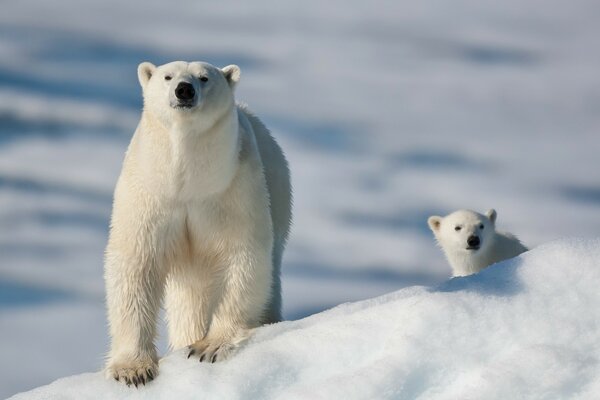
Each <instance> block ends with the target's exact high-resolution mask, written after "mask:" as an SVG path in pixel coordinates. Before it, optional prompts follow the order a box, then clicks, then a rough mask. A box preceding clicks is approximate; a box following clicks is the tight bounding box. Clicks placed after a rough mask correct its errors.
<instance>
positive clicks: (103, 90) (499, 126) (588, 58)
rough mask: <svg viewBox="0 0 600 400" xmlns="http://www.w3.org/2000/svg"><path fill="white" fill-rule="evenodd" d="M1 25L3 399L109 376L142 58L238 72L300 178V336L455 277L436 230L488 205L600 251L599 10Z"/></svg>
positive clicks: (377, 4) (363, 9) (70, 4)
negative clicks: (343, 306)
mask: <svg viewBox="0 0 600 400" xmlns="http://www.w3.org/2000/svg"><path fill="white" fill-rule="evenodd" d="M1 7H2V8H1V10H2V12H1V13H0V355H1V357H0V397H2V398H4V397H6V396H8V395H11V394H13V393H16V392H19V391H23V390H27V389H31V388H33V387H35V386H39V385H41V384H46V383H49V382H50V381H52V380H54V379H56V378H59V377H62V376H65V375H71V374H77V373H82V372H86V371H96V370H98V369H100V368H101V366H102V361H103V356H104V354H105V351H106V349H107V343H108V338H107V327H106V321H105V314H104V283H103V278H102V263H103V260H102V258H103V251H104V246H105V244H106V240H107V234H108V222H109V216H110V211H111V202H112V192H113V188H114V185H115V182H116V179H117V176H118V174H119V171H120V168H121V162H122V159H123V155H124V151H125V149H126V147H127V144H128V142H129V139H130V137H131V135H132V133H133V131H134V129H135V127H136V124H137V121H138V118H139V115H140V110H141V106H142V99H141V90H140V87H139V85H138V82H137V76H136V68H137V65H138V64H139V63H140V62H142V61H151V62H153V63H155V64H161V63H165V62H168V61H172V60H189V61H192V60H203V61H208V62H210V63H212V64H215V65H217V66H221V67H222V66H225V65H228V64H232V63H235V64H238V65H239V66H240V67H241V69H242V80H241V82H240V84H239V86H238V89H237V98H238V100H240V101H243V102H246V103H248V104H249V106H250V108H251V109H252V110H253V111H254V112H256V113H257V114H258V115H259V116H260V117H261V118H262V119H263V121H264V122H265V123H266V125H267V126H268V127H270V128H271V130H272V131H273V133H274V136H275V137H276V138H277V139H278V141H279V142H280V144H281V145H282V147H283V149H284V150H285V152H286V154H287V156H288V159H289V161H290V165H291V170H292V178H293V184H294V191H295V207H294V213H295V218H294V227H293V230H292V235H291V239H290V242H289V246H288V250H287V252H286V254H285V259H284V268H283V286H284V289H283V290H284V294H283V297H284V314H285V317H286V318H287V319H298V318H302V317H304V316H307V315H310V314H312V313H316V312H319V311H322V310H324V309H327V308H330V307H333V306H335V305H337V304H340V303H343V302H348V301H355V300H359V299H364V298H369V297H373V296H377V295H380V294H383V293H387V292H390V291H394V290H398V289H400V288H402V287H406V286H409V285H434V284H436V283H438V282H440V281H442V280H444V279H447V278H448V277H449V275H450V269H449V267H448V265H447V263H446V262H445V260H444V258H443V256H442V253H441V251H440V250H439V249H438V248H436V246H435V243H434V240H433V238H432V235H431V233H430V232H429V230H428V228H427V224H426V219H427V217H428V216H429V215H431V214H440V215H445V214H447V213H449V212H451V211H453V210H455V209H458V208H472V209H475V210H478V211H484V210H486V209H488V208H492V207H493V208H496V210H497V211H498V215H499V216H498V226H499V227H500V228H501V229H506V230H509V231H511V232H514V233H516V234H517V235H518V236H519V237H520V238H521V239H522V240H523V241H524V243H526V244H527V245H529V246H536V245H538V244H540V243H543V242H546V241H550V240H553V239H556V238H560V237H565V236H583V237H590V236H598V232H599V226H600V172H599V171H600V155H599V153H600V73H599V71H600V51H598V50H599V48H598V40H599V38H600V3H598V2H597V1H587V0H574V1H570V2H563V1H558V0H546V1H536V0H528V1H523V0H507V1H502V2H490V1H483V2H482V1H478V0H459V1H454V2H447V1H442V0H428V1H424V2H398V1H370V2H362V1H341V0H333V1H327V2H323V1H314V0H303V1H301V2H300V1H292V2H281V1H276V0H271V1H269V0H260V1H254V2H243V3H242V2H239V3H232V2H226V1H224V2H197V1H179V2H176V3H173V2H171V3H169V2H166V1H149V0H146V1H130V2H122V1H116V0H104V1H101V2H100V1H96V2H85V1H84V2H82V1H79V0H56V1H52V2H47V1H41V0H20V1H18V2H3V3H2V6H1ZM161 331H162V332H164V328H163V329H161ZM160 349H161V351H162V352H164V351H165V337H164V335H163V336H162V337H161V339H160Z"/></svg>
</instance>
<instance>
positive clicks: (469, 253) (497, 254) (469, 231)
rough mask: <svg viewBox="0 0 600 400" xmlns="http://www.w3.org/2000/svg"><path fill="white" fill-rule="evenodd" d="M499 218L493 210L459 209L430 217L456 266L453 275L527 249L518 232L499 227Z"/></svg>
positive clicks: (448, 257)
mask: <svg viewBox="0 0 600 400" xmlns="http://www.w3.org/2000/svg"><path fill="white" fill-rule="evenodd" d="M496 217H497V213H496V211H495V210H493V209H492V210H488V211H487V212H486V213H485V215H482V214H479V213H477V212H475V211H471V210H459V211H455V212H453V213H452V214H450V215H447V216H446V217H439V216H431V217H429V219H428V220H427V223H428V224H429V227H430V228H431V230H432V231H433V234H434V236H435V238H436V240H437V242H438V244H439V246H440V247H441V248H442V250H443V251H444V254H445V255H446V258H447V259H448V262H449V263H450V266H451V267H452V273H453V276H466V275H471V274H475V273H477V272H479V271H481V270H482V269H484V268H485V267H487V266H489V265H491V264H494V263H497V262H499V261H502V260H506V259H508V258H513V257H516V256H518V255H519V254H521V253H523V252H525V251H527V247H525V246H524V245H523V244H522V243H521V242H520V241H519V239H517V238H516V237H515V236H514V235H511V234H510V233H503V232H499V231H497V230H496Z"/></svg>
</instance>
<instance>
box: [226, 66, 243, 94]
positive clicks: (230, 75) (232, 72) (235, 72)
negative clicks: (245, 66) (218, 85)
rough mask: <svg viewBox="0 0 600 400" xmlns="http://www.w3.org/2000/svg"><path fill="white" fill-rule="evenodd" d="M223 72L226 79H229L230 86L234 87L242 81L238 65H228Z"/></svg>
mask: <svg viewBox="0 0 600 400" xmlns="http://www.w3.org/2000/svg"><path fill="white" fill-rule="evenodd" d="M221 72H223V75H225V79H227V83H229V87H230V88H232V89H233V88H234V87H235V85H236V84H237V83H238V82H239V81H240V74H241V71H240V67H238V66H237V65H228V66H226V67H225V68H223V69H222V70H221Z"/></svg>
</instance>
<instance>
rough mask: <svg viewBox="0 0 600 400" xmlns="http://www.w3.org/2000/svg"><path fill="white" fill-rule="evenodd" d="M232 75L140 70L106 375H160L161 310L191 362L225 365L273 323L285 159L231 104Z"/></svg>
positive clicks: (111, 247) (111, 265)
mask: <svg viewBox="0 0 600 400" xmlns="http://www.w3.org/2000/svg"><path fill="white" fill-rule="evenodd" d="M239 77H240V70H239V68H238V67H237V66H228V67H225V68H223V69H219V68H216V67H214V66H212V65H210V64H207V63H201V62H194V63H186V62H173V63H169V64H165V65H163V66H159V67H156V66H154V65H152V64H150V63H142V64H140V66H139V67H138V78H139V81H140V84H141V86H142V89H143V94H144V111H143V113H142V116H141V120H140V123H139V126H138V128H137V130H136V132H135V134H134V136H133V138H132V140H131V143H130V145H129V148H128V150H127V154H126V156H125V160H124V163H123V169H122V172H121V175H120V177H119V180H118V183H117V186H116V189H115V196H114V205H113V213H112V221H111V229H110V236H109V241H108V245H107V248H106V260H105V281H106V296H107V297H106V300H107V308H108V321H109V325H110V336H111V349H110V353H109V355H108V361H107V367H106V371H107V375H108V376H110V377H114V378H115V379H117V380H121V381H124V382H125V383H127V384H134V385H136V386H137V385H138V384H140V383H145V382H147V381H149V380H151V379H153V378H154V377H155V376H156V374H157V373H158V358H157V352H156V348H155V345H154V341H155V337H156V322H157V316H158V312H159V308H160V306H161V304H162V303H163V301H164V306H165V309H166V315H167V320H168V330H169V342H170V345H171V347H172V348H174V349H177V348H181V347H185V346H189V349H190V351H189V355H190V356H194V357H199V358H200V361H207V362H214V361H219V360H222V359H225V358H227V357H228V356H229V355H230V354H232V353H233V352H234V351H235V349H236V348H237V347H238V346H239V345H240V344H242V343H243V342H244V341H245V340H246V339H247V337H248V336H249V334H250V332H251V331H252V329H253V328H255V327H258V326H260V325H262V324H265V323H272V322H276V321H279V320H280V319H281V284H280V266H281V258H282V255H283V250H284V246H285V243H286V239H287V235H288V230H289V227H290V222H291V186H290V178H289V171H288V166H287V162H286V159H285V157H284V155H283V153H282V151H281V148H280V147H279V146H278V145H277V143H276V142H275V140H274V139H273V137H272V136H271V135H270V133H269V131H268V130H267V128H266V127H265V126H264V125H263V124H262V123H261V121H260V120H259V119H258V118H257V117H255V116H253V115H252V114H251V113H249V112H248V111H247V110H246V108H245V107H242V106H239V105H236V103H235V101H234V96H233V90H234V87H235V84H236V83H237V82H238V80H239Z"/></svg>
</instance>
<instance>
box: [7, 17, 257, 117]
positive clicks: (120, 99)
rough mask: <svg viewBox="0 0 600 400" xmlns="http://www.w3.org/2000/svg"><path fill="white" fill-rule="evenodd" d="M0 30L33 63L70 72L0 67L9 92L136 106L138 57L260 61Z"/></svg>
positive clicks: (247, 64) (45, 31) (50, 32)
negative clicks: (23, 49)
mask: <svg viewBox="0 0 600 400" xmlns="http://www.w3.org/2000/svg"><path fill="white" fill-rule="evenodd" d="M0 34H2V35H4V37H5V38H7V39H12V40H14V41H15V43H17V44H21V45H22V46H26V48H27V49H28V52H29V55H28V56H29V57H30V58H31V59H34V60H36V61H37V63H38V64H40V65H42V66H43V65H44V64H50V65H53V64H56V63H58V62H60V63H63V64H65V63H68V66H69V71H88V73H86V74H81V73H80V74H77V75H74V74H72V73H69V71H67V70H65V71H62V72H61V71H54V72H53V73H47V72H46V71H45V70H44V68H43V67H38V68H37V69H36V67H35V66H34V67H30V68H28V69H23V70H21V69H16V68H6V67H0V87H3V88H5V89H10V90H14V91H24V92H28V93H38V94H44V95H46V96H58V97H62V98H65V97H68V98H75V99H81V100H89V101H94V102H100V103H109V104H111V105H117V106H121V107H125V108H129V109H136V110H138V109H141V107H142V98H141V95H140V88H139V84H138V80H137V72H136V71H137V66H138V64H139V63H140V62H142V61H150V62H152V63H155V64H157V65H158V64H164V63H167V62H170V61H173V60H174V59H184V60H187V61H194V60H202V61H206V62H209V63H211V64H214V65H218V66H225V65H228V64H237V65H239V66H240V67H241V68H243V69H249V68H255V67H257V66H259V65H262V64H264V63H265V61H263V60H261V59H259V58H255V57H251V56H248V55H242V54H240V53H239V52H214V51H211V52H203V53H201V54H198V52H196V51H193V49H189V50H187V51H182V50H181V49H177V51H176V52H175V51H172V52H170V51H165V50H163V51H161V50H156V49H151V48H150V47H144V46H140V45H127V44H125V43H119V42H117V41H113V40H110V39H106V38H100V37H94V36H91V35H85V34H80V33H79V34H77V35H74V34H73V33H72V32H69V31H62V30H60V29H50V28H37V29H36V28H31V27H27V28H24V27H21V26H18V25H13V26H3V27H0Z"/></svg>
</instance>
